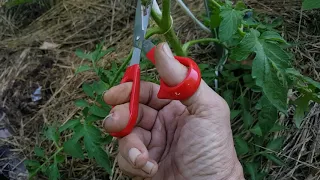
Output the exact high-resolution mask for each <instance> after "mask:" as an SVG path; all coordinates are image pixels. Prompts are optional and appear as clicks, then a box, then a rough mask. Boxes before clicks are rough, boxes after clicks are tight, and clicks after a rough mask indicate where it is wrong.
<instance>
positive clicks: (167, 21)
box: [151, 0, 186, 56]
mask: <svg viewBox="0 0 320 180" xmlns="http://www.w3.org/2000/svg"><path fill="white" fill-rule="evenodd" d="M162 7H163V10H162V17H161V16H160V14H158V13H157V12H156V11H155V10H154V9H152V12H151V16H152V18H153V19H154V21H155V22H156V24H157V25H158V26H159V28H160V29H161V31H162V32H161V33H163V35H164V36H165V38H166V40H167V41H168V43H169V45H170V46H171V47H172V48H173V51H174V52H175V53H176V55H178V56H186V53H184V51H183V50H182V44H181V42H180V40H179V39H178V37H177V35H176V33H175V32H174V30H173V28H172V21H171V16H170V7H171V6H170V0H163V6H162Z"/></svg>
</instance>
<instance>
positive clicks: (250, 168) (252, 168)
mask: <svg viewBox="0 0 320 180" xmlns="http://www.w3.org/2000/svg"><path fill="white" fill-rule="evenodd" d="M244 166H245V169H246V171H247V172H248V173H249V174H250V177H251V180H256V179H257V178H256V177H257V171H258V165H257V164H256V163H253V162H247V163H245V164H244Z"/></svg>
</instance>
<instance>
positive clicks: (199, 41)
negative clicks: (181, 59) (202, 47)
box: [182, 38, 222, 53]
mask: <svg viewBox="0 0 320 180" xmlns="http://www.w3.org/2000/svg"><path fill="white" fill-rule="evenodd" d="M210 42H215V43H217V44H221V42H220V40H219V39H215V38H203V39H196V40H193V41H189V42H187V43H185V44H184V45H183V47H182V49H183V51H184V53H187V52H188V49H189V48H190V47H191V46H193V45H195V44H199V43H210ZM221 45H222V44H221Z"/></svg>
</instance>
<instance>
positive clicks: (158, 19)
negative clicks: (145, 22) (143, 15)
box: [151, 9, 161, 24]
mask: <svg viewBox="0 0 320 180" xmlns="http://www.w3.org/2000/svg"><path fill="white" fill-rule="evenodd" d="M151 16H152V19H153V20H154V21H155V22H156V24H161V15H159V14H158V13H157V12H156V11H155V10H154V9H152V10H151Z"/></svg>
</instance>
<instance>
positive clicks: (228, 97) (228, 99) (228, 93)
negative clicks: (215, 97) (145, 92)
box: [222, 89, 233, 107]
mask: <svg viewBox="0 0 320 180" xmlns="http://www.w3.org/2000/svg"><path fill="white" fill-rule="evenodd" d="M222 96H223V98H224V99H225V100H226V102H227V103H228V105H229V106H230V107H232V104H233V91H232V90H230V89H228V90H226V91H223V95H222Z"/></svg>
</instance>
